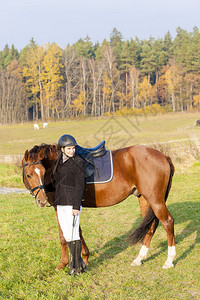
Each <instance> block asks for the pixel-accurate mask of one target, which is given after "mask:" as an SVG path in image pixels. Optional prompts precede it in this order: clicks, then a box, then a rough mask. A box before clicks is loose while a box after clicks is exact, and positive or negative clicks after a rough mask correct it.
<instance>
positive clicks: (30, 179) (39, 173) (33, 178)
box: [22, 149, 47, 207]
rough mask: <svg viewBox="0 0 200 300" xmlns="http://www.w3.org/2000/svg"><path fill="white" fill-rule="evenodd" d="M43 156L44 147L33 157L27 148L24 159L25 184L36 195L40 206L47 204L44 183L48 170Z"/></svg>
mask: <svg viewBox="0 0 200 300" xmlns="http://www.w3.org/2000/svg"><path fill="white" fill-rule="evenodd" d="M43 158H44V149H42V150H41V151H40V152H39V153H38V154H37V155H35V156H33V157H31V155H30V152H29V151H28V150H26V151H25V154H24V158H23V160H22V167H23V182H24V185H25V186H26V188H27V189H28V190H29V191H30V193H31V195H32V196H33V197H35V200H36V203H37V205H38V206H39V207H44V206H46V204H47V196H46V193H45V190H44V185H43V183H44V175H45V171H46V170H45V168H44V166H43V165H42V162H41V160H42V159H43Z"/></svg>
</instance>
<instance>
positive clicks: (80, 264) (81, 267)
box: [75, 240, 87, 273]
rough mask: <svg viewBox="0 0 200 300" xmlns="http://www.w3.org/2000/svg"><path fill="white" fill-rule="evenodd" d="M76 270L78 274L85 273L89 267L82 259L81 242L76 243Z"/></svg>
mask: <svg viewBox="0 0 200 300" xmlns="http://www.w3.org/2000/svg"><path fill="white" fill-rule="evenodd" d="M75 269H76V272H77V273H83V272H86V271H87V266H86V264H85V263H84V262H83V259H82V257H81V241H80V240H77V241H75Z"/></svg>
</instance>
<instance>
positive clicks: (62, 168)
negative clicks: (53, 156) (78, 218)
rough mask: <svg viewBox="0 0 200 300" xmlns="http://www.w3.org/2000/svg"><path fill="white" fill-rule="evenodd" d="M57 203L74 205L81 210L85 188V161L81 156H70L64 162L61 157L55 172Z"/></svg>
mask: <svg viewBox="0 0 200 300" xmlns="http://www.w3.org/2000/svg"><path fill="white" fill-rule="evenodd" d="M54 183H55V204H56V205H72V206H73V209H78V210H80V206H81V202H82V199H83V197H84V190H85V171H84V161H83V160H82V159H81V158H80V157H79V156H74V157H72V158H69V159H68V160H67V161H65V162H64V163H63V158H62V156H61V158H60V159H59V162H58V164H57V167H56V170H55V173H54Z"/></svg>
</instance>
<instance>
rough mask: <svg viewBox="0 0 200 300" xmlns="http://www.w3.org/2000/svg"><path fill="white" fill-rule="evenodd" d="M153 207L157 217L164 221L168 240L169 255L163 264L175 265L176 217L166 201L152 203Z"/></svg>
mask: <svg viewBox="0 0 200 300" xmlns="http://www.w3.org/2000/svg"><path fill="white" fill-rule="evenodd" d="M152 209H153V211H154V213H155V215H156V216H157V218H158V219H159V220H160V222H161V223H162V225H163V227H164V229H165V231H166V233H167V242H168V257H167V260H166V262H165V264H164V266H163V269H168V268H172V267H174V265H173V263H172V262H173V260H174V258H175V257H176V248H175V237H174V219H173V217H172V215H171V214H170V212H169V211H168V209H167V207H166V205H165V202H163V203H160V204H158V203H157V204H155V205H154V204H152Z"/></svg>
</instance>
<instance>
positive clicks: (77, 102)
mask: <svg viewBox="0 0 200 300" xmlns="http://www.w3.org/2000/svg"><path fill="white" fill-rule="evenodd" d="M84 101H85V95H84V92H83V91H82V92H81V93H80V94H79V95H78V97H77V98H76V99H74V100H73V102H72V104H71V105H70V107H71V108H73V109H74V110H75V111H76V112H78V113H83V111H84Z"/></svg>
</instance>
